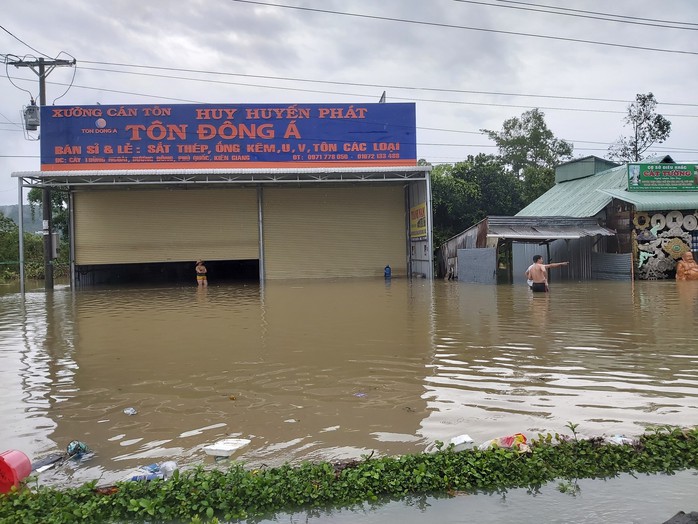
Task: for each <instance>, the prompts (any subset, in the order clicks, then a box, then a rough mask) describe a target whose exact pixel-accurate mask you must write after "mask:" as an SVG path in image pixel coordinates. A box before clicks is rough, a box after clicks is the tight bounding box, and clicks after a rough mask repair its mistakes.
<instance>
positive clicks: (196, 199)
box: [73, 189, 259, 265]
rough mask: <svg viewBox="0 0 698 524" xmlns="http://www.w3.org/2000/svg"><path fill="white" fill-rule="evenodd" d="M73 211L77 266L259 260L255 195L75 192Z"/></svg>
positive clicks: (248, 191)
mask: <svg viewBox="0 0 698 524" xmlns="http://www.w3.org/2000/svg"><path fill="white" fill-rule="evenodd" d="M73 209H74V217H75V261H76V264H78V265H85V264H133V263H148V262H183V261H189V260H196V259H197V258H203V259H204V260H251V259H257V258H259V228H258V213H257V192H256V190H255V189H215V190H186V191H185V190H159V189H158V190H131V191H79V192H76V193H74V198H73Z"/></svg>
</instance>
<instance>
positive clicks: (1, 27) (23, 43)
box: [0, 25, 51, 58]
mask: <svg viewBox="0 0 698 524" xmlns="http://www.w3.org/2000/svg"><path fill="white" fill-rule="evenodd" d="M0 29H2V30H3V31H5V32H6V33H7V34H8V35H10V36H11V37H12V38H14V39H15V40H17V41H18V42H19V43H20V44H22V45H25V46H27V47H28V48H29V49H31V50H32V51H34V52H35V53H39V54H40V55H41V56H44V57H46V58H51V57H50V56H48V55H47V54H44V53H42V52H41V51H38V50H37V49H34V48H33V47H32V46H30V45H29V44H27V43H26V42H25V41H24V40H22V39H21V38H19V37H18V36H16V35H14V34H12V33H11V32H10V31H9V30H7V29H6V28H5V27H4V26H2V25H0Z"/></svg>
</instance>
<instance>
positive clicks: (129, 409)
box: [124, 408, 138, 415]
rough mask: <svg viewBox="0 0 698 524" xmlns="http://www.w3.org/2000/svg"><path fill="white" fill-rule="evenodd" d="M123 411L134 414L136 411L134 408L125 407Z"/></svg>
mask: <svg viewBox="0 0 698 524" xmlns="http://www.w3.org/2000/svg"><path fill="white" fill-rule="evenodd" d="M124 413H126V414H127V415H135V414H136V413H138V411H136V408H126V409H124Z"/></svg>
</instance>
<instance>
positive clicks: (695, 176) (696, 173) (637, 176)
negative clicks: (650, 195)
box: [628, 164, 698, 191]
mask: <svg viewBox="0 0 698 524" xmlns="http://www.w3.org/2000/svg"><path fill="white" fill-rule="evenodd" d="M628 191H698V169H696V164H628Z"/></svg>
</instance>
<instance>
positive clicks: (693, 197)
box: [599, 189, 698, 211]
mask: <svg viewBox="0 0 698 524" xmlns="http://www.w3.org/2000/svg"><path fill="white" fill-rule="evenodd" d="M599 191H602V192H604V193H606V194H607V195H610V196H612V197H613V198H617V199H618V200H622V201H623V202H628V203H629V204H632V205H633V206H635V210H636V211H668V210H674V209H676V210H682V211H683V210H686V209H690V210H694V209H698V191H692V192H689V191H651V192H649V191H648V192H639V191H627V190H625V189H600V190H599Z"/></svg>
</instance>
